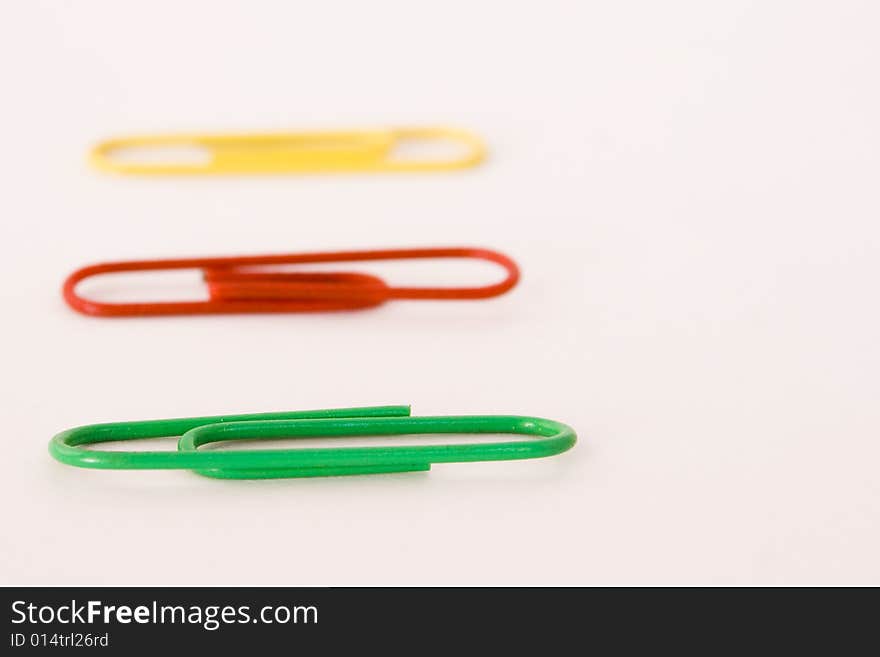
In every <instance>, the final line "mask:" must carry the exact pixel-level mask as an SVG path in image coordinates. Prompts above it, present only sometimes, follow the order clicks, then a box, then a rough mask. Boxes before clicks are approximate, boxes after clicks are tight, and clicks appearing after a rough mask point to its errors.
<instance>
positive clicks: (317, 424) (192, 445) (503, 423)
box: [49, 406, 577, 479]
mask: <svg viewBox="0 0 880 657" xmlns="http://www.w3.org/2000/svg"><path fill="white" fill-rule="evenodd" d="M452 433H456V434H486V433H493V434H515V435H524V436H531V437H533V438H534V439H533V440H528V439H527V440H522V439H520V440H515V441H505V442H480V443H470V444H463V445H461V444H446V445H436V444H435V445H400V446H383V447H333V448H295V449H280V450H279V449H272V450H251V451H238V450H235V451H228V450H223V449H207V450H205V449H200V448H201V447H203V446H204V445H208V444H210V443H221V442H225V441H236V440H273V439H282V438H318V437H327V438H331V437H332V438H335V437H345V436H403V435H410V434H452ZM169 436H179V440H178V444H177V451H176V452H175V451H145V452H138V451H101V450H95V449H83V447H84V446H86V445H95V444H98V443H105V442H115V441H122V440H136V439H143V438H159V437H169ZM576 440H577V436H576V435H575V432H574V430H573V429H572V428H571V427H569V426H566V425H565V424H562V423H560V422H555V421H553V420H545V419H542V418H535V417H523V416H517V415H452V416H437V417H410V407H409V406H374V407H367V408H344V409H331V410H318V411H294V412H286V413H258V414H248V415H220V416H215V417H198V418H179V419H169V420H148V421H145V422H118V423H113V424H93V425H89V426H84V427H78V428H75V429H69V430H67V431H63V432H61V433H59V434H58V435H56V436H55V437H54V438H52V440H51V441H50V443H49V453H50V454H51V455H52V456H53V457H54V458H55V459H57V460H58V461H60V462H61V463H65V464H67V465H73V466H78V467H82V468H98V469H110V470H153V469H158V470H168V469H185V470H194V471H195V472H197V473H199V474H201V475H205V476H208V477H215V478H219V479H278V478H286V477H328V476H340V475H360V474H379V473H388V472H416V471H424V470H430V469H431V464H432V463H464V462H473V461H504V460H512V459H532V458H541V457H545V456H553V455H555V454H560V453H561V452H564V451H566V450H568V449H570V448H571V447H572V446H574V444H575V442H576Z"/></svg>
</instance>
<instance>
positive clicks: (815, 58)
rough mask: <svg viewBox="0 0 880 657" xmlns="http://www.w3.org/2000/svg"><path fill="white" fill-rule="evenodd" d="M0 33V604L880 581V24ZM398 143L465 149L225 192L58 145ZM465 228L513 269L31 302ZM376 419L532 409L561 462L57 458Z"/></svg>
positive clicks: (128, 22)
mask: <svg viewBox="0 0 880 657" xmlns="http://www.w3.org/2000/svg"><path fill="white" fill-rule="evenodd" d="M0 12H2V13H0V74H2V75H0V78H2V102H0V107H2V109H0V112H2V127H0V130H2V144H3V147H2V151H0V153H2V154H0V176H2V181H3V184H2V191H0V215H2V219H0V231H2V232H0V238H2V244H3V246H4V249H3V259H2V264H0V267H2V269H0V274H2V281H3V283H2V285H0V295H2V296H0V299H2V303H3V321H2V341H0V356H2V379H0V386H2V387H0V400H2V401H0V404H2V439H0V440H2V456H3V459H2V462H3V463H2V473H0V497H2V500H3V501H2V507H0V508H2V518H0V520H2V530H0V582H2V583H16V584H53V583H54V584H73V583H82V584H137V583H142V584H331V585H340V584H753V583H760V584H831V583H874V584H878V583H880V560H878V559H877V555H878V554H880V523H878V519H880V514H878V512H880V480H878V476H877V471H878V461H880V430H878V427H880V404H878V397H880V395H878V393H880V374H878V371H880V370H878V366H880V349H878V331H880V312H878V303H877V282H878V274H880V264H878V252H880V221H878V211H880V194H878V173H880V155H878V153H880V128H878V125H880V122H878V117H880V93H878V65H880V47H878V42H877V35H878V27H880V8H878V5H877V4H876V3H873V2H869V1H867V0H866V1H864V2H834V3H830V2H805V1H803V2H795V1H791V2H783V1H776V2H758V1H754V2H747V1H733V2H711V3H710V2H700V1H697V0H694V1H692V2H665V3H656V2H649V1H645V2H635V1H622V2H620V1H618V2H601V3H597V2H568V3H563V2H550V1H547V0H543V1H542V2H535V3H512V2H474V1H468V2H450V1H449V0H446V1H444V2H436V3H417V2H406V1H402V0H401V1H390V0H387V1H377V0H373V1H371V2H366V3H361V2H350V3H344V2H327V1H322V2H277V3H266V2H241V3H219V2H179V1H175V2H155V1H154V2H150V3H119V2H110V1H108V2H79V3H59V2H24V1H22V2H4V3H3V7H2V10H0ZM423 124H448V125H455V126H461V127H464V128H469V129H471V130H473V131H475V132H477V133H479V134H481V135H482V136H483V137H484V138H485V139H486V140H487V142H488V144H489V146H490V149H491V156H490V159H489V160H487V162H486V163H485V165H484V166H482V167H480V168H478V169H474V170H471V171H466V172H460V173H453V174H442V173H441V174H425V175H381V176H367V175H343V176H311V177H307V176H306V177H303V176H279V177H274V178H273V177H269V178H260V177H254V178H226V179H218V178H202V179H183V178H166V179H147V178H135V177H130V178H125V177H113V176H108V175H105V174H101V173H98V172H95V171H93V170H90V169H89V167H88V166H87V164H86V161H85V156H86V153H87V150H88V148H89V146H90V145H91V144H92V143H94V142H95V141H97V140H99V139H102V138H106V137H110V136H118V135H124V134H131V133H144V132H162V131H193V130H194V131H240V130H257V131H259V130H284V129H288V130H298V129H313V128H329V129H333V128H349V127H353V128H358V127H365V128H366V127H376V126H393V125H423ZM456 244H462V245H470V244H476V245H485V246H489V247H493V248H496V249H499V250H502V251H505V252H507V253H509V254H511V255H512V256H514V257H515V258H517V259H518V260H519V261H520V263H521V264H522V267H523V272H524V278H523V281H522V284H521V285H520V286H519V287H518V288H517V289H515V290H514V291H513V292H512V293H510V294H508V295H506V296H504V297H501V298H498V299H495V300H492V301H487V302H479V303H461V302H460V303H456V302H448V303H442V302H429V303H416V302H397V303H393V304H389V305H387V306H384V307H382V308H380V309H377V310H374V311H367V312H361V313H352V314H346V315H332V314H325V315H312V316H306V315H281V316H241V317H203V318H160V319H133V320H101V319H94V318H88V317H83V316H80V315H77V314H75V313H74V312H72V311H71V310H70V309H68V308H67V307H66V306H65V305H64V304H63V302H62V300H61V297H60V292H59V290H60V285H61V282H62V280H63V279H64V277H65V276H66V275H67V273H69V272H70V271H72V270H73V269H74V268H76V267H78V266H80V265H84V264H87V263H90V262H95V261H101V260H120V259H132V258H148V257H172V256H186V255H235V254H242V253H266V252H289V251H292V252H296V251H309V250H323V249H341V248H359V247H364V248H367V247H385V246H390V247H393V246H432V245H456ZM380 271H382V272H387V273H388V277H389V279H390V280H391V281H392V282H404V281H405V282H409V281H410V280H416V281H428V280H431V281H434V282H438V283H445V282H447V281H449V282H457V281H459V280H463V278H462V277H463V276H465V275H476V276H477V277H478V278H479V277H481V276H482V277H483V279H481V280H490V279H491V277H492V276H493V275H494V274H493V272H492V270H484V269H483V268H476V269H473V270H472V269H471V268H467V267H462V266H461V265H454V264H453V265H449V264H448V263H445V262H441V263H431V264H430V265H425V266H419V267H403V268H400V267H393V268H382V269H380ZM413 277H414V279H413ZM104 289H105V290H110V291H113V290H114V288H113V283H112V282H108V283H106V284H105V287H104ZM115 292H116V293H119V294H122V293H123V292H124V289H122V288H119V289H116V290H115ZM387 403H412V404H413V410H414V413H417V414H423V415H424V414H459V413H516V414H528V415H539V416H544V417H550V418H554V419H558V420H560V421H563V422H566V423H568V424H571V425H572V426H574V427H575V428H576V429H577V431H578V433H579V437H580V442H579V443H578V445H577V446H576V448H575V449H574V450H572V451H570V452H568V453H566V454H564V455H561V456H558V457H555V458H552V459H545V460H539V461H524V462H518V463H490V464H460V465H445V466H436V467H435V468H434V469H433V470H432V471H431V472H430V473H415V474H401V475H388V476H374V477H350V478H335V479H313V480H283V481H251V482H247V481H245V482H223V481H214V480H209V479H204V478H201V477H199V476H197V475H195V474H192V473H189V472H186V471H162V472H160V471H144V472H103V471H89V470H80V469H76V468H70V467H66V466H62V465H60V464H58V463H56V462H54V461H52V460H51V459H50V457H49V455H48V453H47V451H46V444H47V443H48V441H49V439H50V438H51V436H52V435H53V434H54V433H56V432H58V431H60V430H62V429H65V428H68V427H71V426H75V425H79V424H90V423H93V422H101V421H115V420H120V421H122V420H137V419H149V418H161V417H174V416H190V415H205V414H220V413H234V412H259V411H269V410H293V409H309V408H322V407H339V406H352V405H366V404H387ZM159 445H160V446H161V448H173V442H170V441H162V442H160V443H159ZM148 447H151V445H148V444H147V445H144V446H143V448H148Z"/></svg>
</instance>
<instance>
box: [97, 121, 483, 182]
mask: <svg viewBox="0 0 880 657" xmlns="http://www.w3.org/2000/svg"><path fill="white" fill-rule="evenodd" d="M406 142H413V143H415V142H424V143H426V144H433V145H439V144H442V143H447V142H448V143H455V144H458V145H460V146H461V147H463V148H464V151H463V153H462V154H461V155H459V156H457V157H451V158H447V159H441V158H432V159H412V158H405V157H403V158H402V157H399V156H395V154H394V149H395V147H398V146H400V145H401V144H405V143H406ZM181 149H186V150H189V151H191V153H190V154H191V155H192V154H193V153H195V154H197V155H199V156H200V157H199V158H198V159H196V160H195V161H187V160H185V161H182V162H181V161H180V159H181V156H180V154H179V153H178V155H177V160H178V161H176V162H175V161H174V158H173V157H171V156H170V155H168V153H169V152H171V153H173V152H174V151H176V150H177V151H179V150H181ZM126 150H128V151H129V153H131V152H132V151H135V152H141V153H142V155H145V156H150V155H151V154H152V156H153V157H154V158H156V157H159V156H161V155H162V154H163V153H166V161H164V162H163V161H161V158H159V161H157V162H151V161H127V160H126V159H125V158H124V157H123V156H124V154H125V151H126ZM485 150H486V149H485V146H484V145H483V142H482V141H481V140H480V139H479V137H477V136H476V135H473V134H471V133H470V132H466V131H464V130H458V129H455V128H441V127H436V128H435V127H427V128H394V129H389V130H364V131H347V132H302V133H269V134H237V135H198V134H181V135H152V136H139V137H122V138H118V139H110V140H107V141H104V142H101V143H99V144H98V145H97V146H95V147H94V148H93V149H92V152H91V162H92V164H93V165H94V166H96V167H97V168H99V169H102V170H104V171H110V172H114V173H130V174H142V175H183V174H227V173H330V172H352V171H373V172H378V171H448V170H452V169H464V168H466V167H471V166H474V165H476V164H478V163H479V162H480V161H482V159H483V157H484V156H485ZM169 159H170V161H167V160H169ZM189 160H192V158H189Z"/></svg>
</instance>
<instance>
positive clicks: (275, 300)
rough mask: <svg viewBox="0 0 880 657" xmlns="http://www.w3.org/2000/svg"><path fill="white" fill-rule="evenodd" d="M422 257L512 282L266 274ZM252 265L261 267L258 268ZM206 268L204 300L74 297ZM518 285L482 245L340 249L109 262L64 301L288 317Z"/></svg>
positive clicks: (134, 311)
mask: <svg viewBox="0 0 880 657" xmlns="http://www.w3.org/2000/svg"><path fill="white" fill-rule="evenodd" d="M416 258H477V259H480V260H488V261H489V262H494V263H496V264H498V265H501V266H502V267H503V268H504V269H505V270H506V271H507V277H506V278H505V279H504V280H503V281H501V282H500V283H495V284H493V285H486V286H483V287H391V286H389V285H387V284H386V283H385V281H383V280H382V279H381V278H378V277H376V276H372V275H370V274H360V273H354V272H290V271H274V272H273V271H267V270H266V268H267V267H271V266H278V265H292V264H309V263H319V262H358V261H367V260H397V259H416ZM253 268H259V269H258V270H254V269H253ZM168 269H201V270H202V273H203V276H204V280H205V284H206V285H207V287H208V299H207V300H206V301H159V302H148V303H104V302H98V301H90V300H89V299H85V298H83V297H81V296H79V295H77V293H76V286H77V284H78V283H79V282H80V281H82V280H83V279H85V278H88V277H90V276H96V275H98V274H109V273H118V272H134V271H155V270H168ZM518 280H519V268H518V267H517V266H516V263H515V262H514V261H513V260H511V259H510V258H508V257H507V256H506V255H504V254H501V253H497V252H495V251H489V250H487V249H478V248H431V249H389V250H382V251H340V252H338V253H299V254H288V255H267V256H243V257H236V258H188V259H181V260H139V261H130V262H109V263H102V264H97V265H90V266H88V267H83V268H82V269H78V270H77V271H75V272H73V273H72V274H71V275H70V276H68V278H67V280H66V281H65V282H64V299H65V300H66V301H67V303H68V305H69V306H70V307H71V308H73V309H74V310H76V311H78V312H81V313H84V314H86V315H97V316H99V317H122V316H146V315H195V314H215V313H287V312H317V311H331V310H359V309H363V308H371V307H373V306H378V305H380V304H382V303H384V302H385V301H388V300H389V299H486V298H488V297H494V296H498V295H499V294H504V293H505V292H507V291H508V290H509V289H511V288H512V287H513V286H514V285H516V283H517V281H518Z"/></svg>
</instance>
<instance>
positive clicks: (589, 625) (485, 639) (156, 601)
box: [2, 587, 876, 655]
mask: <svg viewBox="0 0 880 657" xmlns="http://www.w3.org/2000/svg"><path fill="white" fill-rule="evenodd" d="M2 591H3V597H4V613H3V615H4V618H5V630H6V631H5V635H4V637H3V639H2V642H3V644H5V648H4V649H3V654H9V655H15V654H33V653H35V652H41V653H42V652H44V651H51V652H56V653H57V652H59V651H63V650H86V651H100V652H102V653H115V652H116V651H118V652H120V653H123V652H125V653H130V652H132V651H141V650H160V649H165V650H169V649H170V650H178V649H188V648H193V649H223V650H248V649H251V650H253V649H260V650H263V649H267V648H278V649H285V650H295V651H303V650H316V651H319V652H320V653H327V652H330V653H331V654H332V653H334V652H336V651H342V650H363V649H369V650H370V651H371V652H372V651H376V650H381V651H384V652H386V653H388V652H391V653H398V652H404V651H406V650H407V649H409V650H413V649H417V648H419V647H422V646H424V645H426V644H428V645H430V646H431V647H432V648H434V649H437V648H439V647H444V648H447V649H461V648H468V649H469V650H468V651H470V650H472V649H474V648H476V647H478V646H480V647H484V648H493V649H496V650H497V649H501V648H516V649H520V650H521V649H524V648H530V649H535V650H539V651H540V654H557V653H560V652H566V653H567V652H582V650H584V649H585V648H587V647H588V646H596V647H599V646H603V645H604V646H607V645H609V642H611V643H610V645H613V646H614V647H616V648H633V649H635V648H641V649H644V648H645V646H646V643H645V642H646V641H648V642H649V643H651V642H653V643H654V644H656V645H658V646H660V645H663V646H667V647H668V646H678V647H684V646H686V645H696V646H698V647H700V646H702V647H703V648H705V649H707V650H709V652H710V653H711V652H714V649H715V648H716V647H718V646H720V645H724V646H727V647H732V646H739V647H742V648H756V647H762V648H767V647H769V646H773V645H775V646H777V647H783V646H784V647H788V648H790V647H791V645H792V643H793V642H797V641H799V640H807V641H808V642H809V643H810V644H811V646H812V647H814V648H815V647H818V646H820V645H822V642H823V641H827V640H831V642H830V643H827V644H826V645H827V646H828V647H829V648H834V649H835V650H836V651H838V652H839V649H840V648H841V647H842V645H843V641H844V639H846V640H852V641H856V640H857V637H858V636H859V633H860V632H870V633H871V634H873V628H874V624H875V622H876V621H875V616H876V604H873V605H864V604H860V602H859V601H858V600H853V599H852V598H853V597H854V596H852V595H851V594H852V593H854V591H849V592H845V591H841V590H834V591H828V590H826V591H817V590H807V589H800V590H796V589H792V590H783V589H775V590H760V589H751V590H749V589H735V590H727V591H718V590H711V589H693V590H686V589H677V590H663V589H512V588H511V589H461V588H437V589H426V588H412V589H406V588H404V589H368V588H231V587H220V588H125V587H123V588H6V589H2ZM872 593H875V592H872ZM869 597H871V598H874V599H876V596H875V595H871V596H869ZM829 598H830V599H829ZM847 601H851V602H854V603H857V604H853V605H851V606H850V607H848V606H847V604H845V603H846V602H847ZM844 609H848V611H847V612H846V613H845V615H844V616H840V615H839V614H840V612H841V611H842V610H844ZM835 616H837V617H838V618H840V619H843V622H844V623H845V634H844V635H843V636H841V634H839V633H835V632H834V622H833V619H834V618H835ZM866 647H867V646H866Z"/></svg>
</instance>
